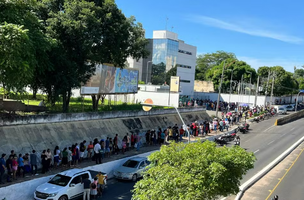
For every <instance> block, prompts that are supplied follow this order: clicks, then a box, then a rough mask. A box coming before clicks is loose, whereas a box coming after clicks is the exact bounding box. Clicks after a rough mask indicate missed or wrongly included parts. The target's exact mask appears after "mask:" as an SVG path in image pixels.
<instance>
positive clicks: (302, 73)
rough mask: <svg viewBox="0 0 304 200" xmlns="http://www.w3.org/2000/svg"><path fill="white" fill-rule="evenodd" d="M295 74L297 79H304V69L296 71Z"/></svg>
mask: <svg viewBox="0 0 304 200" xmlns="http://www.w3.org/2000/svg"><path fill="white" fill-rule="evenodd" d="M294 74H295V76H296V77H304V69H296V71H295V73H294Z"/></svg>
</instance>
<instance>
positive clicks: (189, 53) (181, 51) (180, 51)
mask: <svg viewBox="0 0 304 200" xmlns="http://www.w3.org/2000/svg"><path fill="white" fill-rule="evenodd" d="M178 52H179V53H184V54H187V55H192V53H191V52H190V51H185V50H181V49H179V50H178Z"/></svg>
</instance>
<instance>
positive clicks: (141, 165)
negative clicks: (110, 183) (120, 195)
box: [114, 157, 150, 181]
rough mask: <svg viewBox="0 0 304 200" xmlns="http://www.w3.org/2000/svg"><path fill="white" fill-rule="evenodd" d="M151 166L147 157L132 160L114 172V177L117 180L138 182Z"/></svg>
mask: <svg viewBox="0 0 304 200" xmlns="http://www.w3.org/2000/svg"><path fill="white" fill-rule="evenodd" d="M149 164H150V162H149V161H148V160H147V158H145V157H134V158H130V159H129V160H127V161H126V162H125V163H124V164H123V165H122V166H120V167H118V168H117V169H116V170H115V171H114V176H115V178H117V179H123V180H132V181H137V179H138V178H140V177H142V176H143V172H144V171H145V170H147V166H148V165H149Z"/></svg>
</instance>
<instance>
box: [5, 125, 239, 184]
mask: <svg viewBox="0 0 304 200" xmlns="http://www.w3.org/2000/svg"><path fill="white" fill-rule="evenodd" d="M236 127H237V125H234V126H232V127H230V128H229V129H228V130H229V131H231V130H233V129H235V128H236ZM229 131H228V132H229ZM224 133H226V129H225V131H224V132H220V131H212V132H211V133H209V134H208V135H207V136H205V137H204V136H197V137H193V136H191V137H190V141H196V140H198V139H207V138H209V137H213V136H215V135H220V134H224ZM187 141H188V137H183V142H187ZM167 144H168V143H167ZM167 144H166V145H167ZM159 149H160V145H157V146H152V145H151V146H150V145H143V146H142V147H141V148H140V150H139V151H136V150H135V149H132V150H131V149H130V150H129V151H126V152H125V154H122V153H119V154H118V155H111V156H110V158H104V159H103V160H102V163H107V162H111V161H114V160H119V159H122V158H126V157H130V156H135V155H138V154H142V153H146V152H150V151H155V150H159ZM92 165H95V161H92V160H91V159H87V160H83V161H82V162H81V163H79V164H78V165H77V167H74V168H85V167H88V166H92ZM68 169H69V168H63V167H59V168H57V169H54V168H51V169H50V171H49V172H47V173H45V174H41V169H40V170H38V175H36V176H32V175H31V174H30V173H27V174H25V178H22V177H17V180H14V181H12V182H10V183H7V182H6V180H5V179H4V178H3V180H5V183H4V184H1V185H0V188H1V187H6V186H9V185H13V184H16V183H21V182H24V181H29V180H33V179H36V178H40V177H45V176H49V175H52V174H57V173H60V172H62V171H65V170H68Z"/></svg>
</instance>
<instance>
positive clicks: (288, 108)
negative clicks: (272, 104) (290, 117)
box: [285, 105, 295, 111]
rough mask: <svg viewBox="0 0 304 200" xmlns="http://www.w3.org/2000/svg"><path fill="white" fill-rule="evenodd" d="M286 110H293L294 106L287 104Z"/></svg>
mask: <svg viewBox="0 0 304 200" xmlns="http://www.w3.org/2000/svg"><path fill="white" fill-rule="evenodd" d="M285 108H286V110H287V111H294V110H295V107H294V106H293V105H288V106H286V107H285Z"/></svg>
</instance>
